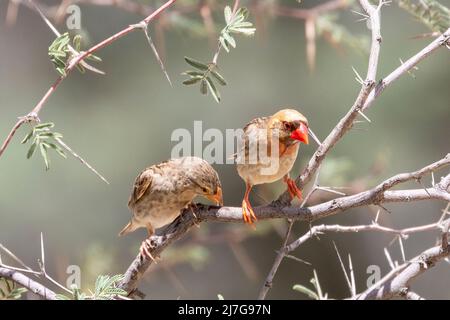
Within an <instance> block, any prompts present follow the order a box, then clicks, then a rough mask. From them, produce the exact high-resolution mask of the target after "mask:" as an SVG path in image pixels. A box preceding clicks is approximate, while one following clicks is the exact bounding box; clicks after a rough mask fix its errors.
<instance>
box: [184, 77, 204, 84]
mask: <svg viewBox="0 0 450 320" xmlns="http://www.w3.org/2000/svg"><path fill="white" fill-rule="evenodd" d="M201 79H202V78H201V77H199V78H191V79H187V80H184V81H183V84H184V85H185V86H189V85H192V84H196V83H197V82H199V81H200V80H201Z"/></svg>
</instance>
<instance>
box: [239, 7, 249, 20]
mask: <svg viewBox="0 0 450 320" xmlns="http://www.w3.org/2000/svg"><path fill="white" fill-rule="evenodd" d="M248 14H249V12H248V9H247V8H246V7H241V8H239V9H238V11H237V12H236V16H242V18H243V20H247V18H248Z"/></svg>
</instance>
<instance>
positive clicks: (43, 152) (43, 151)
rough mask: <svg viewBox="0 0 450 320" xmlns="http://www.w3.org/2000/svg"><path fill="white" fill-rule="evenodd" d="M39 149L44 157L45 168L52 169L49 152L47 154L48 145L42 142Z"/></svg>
mask: <svg viewBox="0 0 450 320" xmlns="http://www.w3.org/2000/svg"><path fill="white" fill-rule="evenodd" d="M39 149H40V151H41V155H42V158H44V163H45V170H48V169H50V163H49V159H48V154H47V147H46V146H45V144H44V143H41V144H40V145H39Z"/></svg>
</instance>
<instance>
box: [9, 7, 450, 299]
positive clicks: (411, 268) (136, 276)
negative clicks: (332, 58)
mask: <svg viewBox="0 0 450 320" xmlns="http://www.w3.org/2000/svg"><path fill="white" fill-rule="evenodd" d="M175 1H176V0H170V1H167V2H166V3H165V4H163V5H162V6H161V7H160V8H158V9H157V10H155V11H153V9H152V8H150V7H147V6H144V5H140V4H135V3H133V2H129V1H119V2H117V1H93V3H94V2H95V4H100V5H115V6H123V7H124V9H125V10H129V11H133V12H136V13H140V14H143V13H145V14H147V15H148V16H147V17H146V18H145V19H144V20H142V21H141V23H139V24H136V25H132V26H129V27H127V28H125V29H123V30H122V31H120V32H118V33H117V34H115V35H113V36H111V37H109V38H107V39H105V40H104V41H102V42H100V43H98V44H97V45H95V46H93V47H92V48H90V49H89V50H87V51H85V52H81V53H79V55H77V56H75V57H74V58H73V59H72V60H71V61H70V62H69V65H68V67H67V69H66V73H67V74H69V73H70V72H71V71H72V70H73V68H74V67H75V66H76V65H77V64H78V63H84V60H83V59H84V58H86V57H87V56H88V55H90V54H92V53H94V52H96V51H97V50H99V49H101V48H103V47H105V46H107V45H109V44H111V43H112V42H114V41H116V40H118V39H119V38H121V37H123V36H125V35H126V34H128V33H130V32H132V31H135V30H137V29H140V28H142V26H143V25H144V24H145V26H147V25H148V24H149V22H150V21H152V20H153V19H154V18H156V17H157V16H158V15H159V14H160V13H161V12H163V11H164V10H165V9H166V8H168V7H169V6H171V5H172V4H173V3H174V2H175ZM76 2H81V3H82V2H85V1H84V0H78V1H76ZM87 2H89V1H87ZM237 2H238V1H235V3H237ZM25 3H27V1H25ZM386 3H387V1H383V0H380V1H379V4H378V6H373V5H371V4H370V3H369V1H368V0H360V4H361V6H362V7H363V9H364V11H365V12H366V13H367V15H368V19H369V20H370V26H371V33H372V43H371V51H370V56H369V63H368V69H367V74H366V79H365V81H364V82H363V83H362V86H361V89H360V92H359V94H358V96H357V98H356V100H355V102H354V104H353V105H352V107H351V108H350V110H349V111H348V113H347V114H346V115H345V116H344V117H343V118H342V119H341V120H340V121H339V122H338V124H337V125H336V126H335V127H334V129H333V130H332V131H331V132H330V134H329V135H328V136H327V137H326V139H325V140H324V141H323V142H322V144H321V145H320V146H319V148H318V149H317V151H316V152H315V154H314V155H313V156H312V158H311V159H310V161H309V163H308V165H307V167H306V168H305V169H304V171H303V172H302V174H301V175H300V176H299V177H297V179H296V183H297V185H298V186H299V187H300V188H304V187H305V186H306V185H307V184H308V183H309V182H310V181H311V179H312V178H313V176H314V175H315V174H316V173H318V172H319V168H320V165H321V164H322V162H323V160H324V159H325V157H326V155H327V154H328V152H329V151H330V150H331V149H332V148H333V147H334V146H335V145H336V143H337V142H338V141H339V140H340V139H341V138H342V137H343V135H345V133H347V132H348V131H349V130H350V129H351V128H352V126H353V124H354V121H355V119H356V117H357V116H358V114H361V115H362V111H364V110H366V109H367V108H369V107H370V106H371V105H372V103H373V101H374V100H375V99H376V98H377V97H378V96H379V95H380V94H381V93H382V92H383V91H384V90H385V89H386V88H387V87H388V86H389V85H391V84H392V83H393V82H394V81H395V80H397V79H398V78H399V77H400V76H401V75H403V74H404V73H406V72H408V71H410V70H411V69H412V68H414V67H415V66H416V65H417V64H418V63H420V62H421V61H422V60H423V59H425V58H427V57H428V56H429V55H431V54H432V53H433V52H434V51H436V50H437V49H438V48H440V47H441V46H443V45H448V42H449V39H450V29H448V30H447V31H446V32H444V33H443V34H442V35H441V36H439V37H438V38H436V39H435V40H434V41H433V42H431V43H430V44H429V45H428V46H426V47H425V48H424V49H423V50H421V51H420V52H419V53H417V54H416V55H414V56H413V57H411V58H410V59H408V60H407V61H405V62H404V63H402V65H401V66H399V67H398V68H397V69H396V70H394V71H393V72H392V73H391V74H389V75H388V76H386V77H385V78H384V79H382V80H380V81H379V82H378V83H377V82H376V74H377V65H378V57H379V52H380V44H381V39H382V38H381V33H380V9H381V7H382V6H383V5H384V4H386ZM345 6H346V1H339V0H332V1H329V2H327V3H325V4H324V5H319V6H317V7H315V8H313V9H307V10H304V11H302V10H301V9H298V10H293V11H290V13H289V14H292V12H294V13H295V15H296V18H300V19H305V20H308V19H311V17H314V16H315V15H318V14H320V13H322V11H323V12H325V11H330V10H336V9H339V8H343V7H345ZM12 9H14V8H12ZM50 9H52V8H46V10H50ZM192 9H194V10H195V9H197V8H196V6H192V8H187V7H186V8H182V10H186V11H190V10H192ZM277 10H278V11H277V12H278V14H279V15H284V14H285V12H287V11H283V8H281V7H278V8H277ZM308 10H309V11H308ZM53 12H56V11H53ZM58 12H61V10H59V11H58ZM13 13H14V12H13ZM287 14H288V13H286V15H287ZM11 15H12V14H8V17H10V16H11ZM64 78H65V77H64V76H61V77H59V78H58V79H57V80H56V81H55V82H54V84H53V85H52V86H51V87H50V89H49V90H48V91H47V93H46V94H45V95H44V96H43V97H42V99H41V100H40V101H39V102H38V104H37V105H36V106H35V107H34V108H33V110H32V111H31V112H30V113H29V114H28V115H26V116H25V117H21V118H19V120H18V121H17V123H16V124H15V125H14V127H13V128H12V130H11V132H10V133H9V134H8V136H7V138H6V139H5V141H4V142H3V144H2V146H1V148H0V156H1V155H2V153H3V152H4V151H5V149H6V147H7V146H8V144H9V142H10V141H11V139H12V138H13V136H14V134H15V133H16V131H17V130H18V129H19V128H20V127H21V126H22V125H23V124H24V123H28V122H39V121H40V120H39V117H38V116H39V112H40V111H41V109H42V107H43V106H44V105H45V103H46V102H47V101H48V99H49V97H50V96H51V95H52V94H53V93H54V92H55V90H56V89H57V87H58V86H59V84H60V83H61V82H62V81H63V80H64ZM449 163H450V154H448V155H447V156H446V157H444V158H443V159H441V160H439V161H437V162H435V163H432V164H430V165H429V166H426V167H424V168H422V169H420V170H418V171H415V172H410V173H403V174H399V175H396V176H393V177H391V178H389V179H387V180H385V181H384V182H382V183H380V184H379V185H377V186H375V187H374V188H372V189H370V190H367V191H363V192H360V193H357V194H354V195H350V196H342V197H339V198H336V199H334V200H330V201H327V202H324V203H321V204H318V205H314V206H310V207H305V208H304V207H302V206H301V207H290V198H289V196H288V194H287V192H285V193H283V194H282V195H281V196H280V197H279V198H278V199H277V200H276V201H275V202H274V203H272V204H271V205H268V206H261V207H257V208H255V213H256V215H257V217H258V219H260V220H263V219H274V218H288V219H291V221H298V220H300V221H308V222H312V221H315V220H317V219H320V218H323V217H326V216H330V215H334V214H337V213H339V212H343V211H346V210H348V209H352V208H357V207H362V206H368V205H381V204H384V203H390V202H411V201H421V200H429V199H436V200H442V201H447V202H449V201H450V192H449V187H450V174H448V175H446V176H444V177H443V178H442V179H441V181H440V182H439V183H434V182H433V184H432V186H431V187H427V188H425V187H424V188H420V189H408V190H391V189H392V188H393V187H394V186H396V185H398V184H400V183H404V182H407V181H411V180H417V181H420V179H421V178H422V177H423V176H425V175H426V174H429V173H433V172H434V171H437V170H439V169H442V168H443V167H445V166H447V165H449ZM433 181H434V180H433ZM316 187H317V186H316V185H315V186H314V187H313V188H312V189H311V190H312V192H314V191H316V190H320V188H318V187H317V188H316ZM305 202H306V201H305ZM204 221H219V222H242V214H241V208H235V207H221V208H218V207H212V206H198V208H197V210H196V212H195V214H194V213H192V212H191V211H186V212H183V214H182V215H181V216H180V217H179V218H178V219H177V220H175V221H174V222H173V223H172V224H171V225H169V226H168V227H167V228H166V229H165V230H164V233H163V234H161V235H154V236H153V237H152V244H153V245H152V248H151V253H152V255H153V256H159V254H160V253H161V252H162V251H163V250H164V249H165V248H166V247H167V246H169V245H170V244H171V243H172V242H173V241H176V240H178V239H179V238H181V237H182V236H183V235H185V234H186V233H187V232H188V231H189V229H190V228H191V227H192V226H194V225H197V224H198V223H199V222H204ZM443 225H445V227H443ZM449 225H450V221H449V219H444V216H443V218H442V219H441V220H440V221H438V222H436V223H432V224H429V225H424V226H419V227H412V228H405V229H392V228H388V227H385V226H381V225H379V224H378V222H377V221H374V222H373V223H372V224H370V225H360V226H341V225H319V226H314V227H312V228H311V230H310V231H309V232H308V233H306V234H305V235H303V236H302V237H300V238H298V239H296V240H294V241H293V242H291V243H289V241H288V240H289V235H290V230H291V228H292V222H291V223H290V224H289V228H288V230H287V233H286V237H285V240H284V243H283V247H282V250H280V251H281V254H279V255H278V256H277V260H276V261H275V263H274V267H273V270H272V271H271V279H273V277H274V275H275V273H276V271H277V269H278V266H279V265H280V263H281V261H282V260H283V258H284V257H285V256H286V255H287V254H288V253H289V252H291V251H293V250H295V249H297V248H298V247H299V246H300V245H301V244H303V243H304V242H305V241H307V240H309V239H311V238H312V237H313V236H314V235H317V234H320V233H323V232H359V231H377V232H384V233H390V234H394V235H396V236H399V237H406V236H407V235H409V234H411V233H416V232H423V231H430V230H437V229H443V233H442V244H441V245H440V246H436V247H434V248H431V249H428V250H426V251H424V252H423V253H422V254H420V255H419V256H417V257H416V258H414V259H413V260H411V261H406V262H405V263H404V264H403V265H400V266H397V267H396V268H395V269H393V270H392V271H391V272H390V273H389V274H388V275H386V276H385V277H384V278H383V279H382V280H380V282H378V283H376V284H375V285H374V286H372V287H371V288H369V289H368V290H366V291H365V292H363V293H361V294H358V295H356V296H353V297H352V298H353V299H373V298H376V299H380V298H391V297H394V296H399V297H404V298H407V299H422V297H420V296H419V295H418V294H416V293H415V292H412V291H410V289H409V284H410V282H411V280H413V279H414V278H415V277H417V276H419V275H421V274H422V273H423V272H425V271H426V270H428V268H430V267H432V266H433V265H434V264H435V263H437V262H438V261H441V260H442V259H444V258H446V257H448V256H449V254H450V249H449V248H450V246H449V245H448V238H447V237H448V235H447V233H448V226H449ZM42 254H43V251H42ZM151 263H152V261H150V260H146V259H144V258H143V257H141V256H139V255H138V256H137V257H136V258H135V259H134V261H133V262H132V264H131V265H130V267H129V268H128V270H127V271H126V274H125V278H124V280H123V281H122V282H121V284H120V287H121V288H123V289H125V290H126V291H127V292H129V293H130V296H131V295H133V293H134V292H135V290H136V288H137V285H138V282H139V280H140V279H141V278H142V276H143V274H144V273H145V271H146V270H147V268H148V267H149V266H150V265H151ZM41 269H42V270H41V271H40V272H35V271H32V270H30V268H28V267H26V266H25V268H23V269H22V268H14V267H10V266H5V265H3V264H2V265H0V276H3V277H7V278H10V279H12V280H13V281H15V282H17V283H19V284H20V285H23V286H25V287H27V288H29V289H30V290H32V291H33V292H35V293H37V294H38V295H40V296H42V297H43V298H46V299H54V298H55V293H54V292H53V291H51V290H49V289H47V288H45V287H44V286H42V285H41V284H39V283H37V282H35V281H33V280H31V279H30V278H29V277H28V276H26V275H25V273H27V272H28V273H30V274H32V275H44V276H45V277H47V274H46V273H45V267H44V268H41ZM269 275H270V274H269ZM266 283H269V284H270V283H271V280H270V281H267V279H266ZM269 288H270V286H268V287H267V290H266V289H264V290H263V291H262V293H261V294H260V298H265V295H266V294H267V292H268V289H269Z"/></svg>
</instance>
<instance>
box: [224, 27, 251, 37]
mask: <svg viewBox="0 0 450 320" xmlns="http://www.w3.org/2000/svg"><path fill="white" fill-rule="evenodd" d="M229 30H230V31H231V32H234V33H240V34H243V35H245V36H252V35H254V34H255V31H256V29H255V28H234V27H233V28H229Z"/></svg>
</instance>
